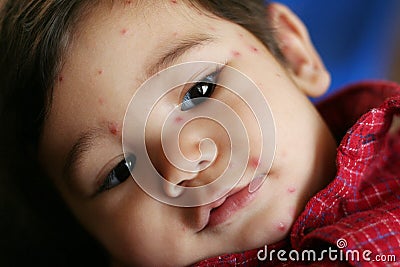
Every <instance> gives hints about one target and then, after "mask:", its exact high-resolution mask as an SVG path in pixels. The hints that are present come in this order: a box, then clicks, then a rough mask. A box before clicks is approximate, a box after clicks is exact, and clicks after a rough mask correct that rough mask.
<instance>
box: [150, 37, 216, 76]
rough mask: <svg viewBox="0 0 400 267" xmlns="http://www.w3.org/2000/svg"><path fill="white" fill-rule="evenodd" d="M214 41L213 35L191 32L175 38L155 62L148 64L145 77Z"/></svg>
mask: <svg viewBox="0 0 400 267" xmlns="http://www.w3.org/2000/svg"><path fill="white" fill-rule="evenodd" d="M213 41H215V37H213V36H211V35H208V34H192V35H189V36H185V37H183V38H182V39H178V40H175V41H174V42H172V43H171V44H170V45H168V46H167V47H166V48H160V49H161V50H163V52H161V56H158V57H157V58H158V59H157V60H156V62H154V63H151V64H149V66H148V67H147V68H146V71H145V79H148V78H149V77H151V76H153V75H154V74H156V73H158V72H160V71H161V70H163V69H166V68H168V67H170V66H173V65H175V64H177V63H178V61H179V60H180V59H181V58H182V57H183V56H184V55H185V54H186V53H188V52H189V51H191V50H193V49H195V48H198V47H201V46H203V45H205V44H208V43H210V42H213Z"/></svg>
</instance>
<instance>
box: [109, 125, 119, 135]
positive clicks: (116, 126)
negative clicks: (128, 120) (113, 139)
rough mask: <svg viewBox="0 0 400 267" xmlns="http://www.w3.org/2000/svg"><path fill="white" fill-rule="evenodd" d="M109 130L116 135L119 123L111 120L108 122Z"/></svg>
mask: <svg viewBox="0 0 400 267" xmlns="http://www.w3.org/2000/svg"><path fill="white" fill-rule="evenodd" d="M108 130H110V133H111V134H112V135H114V136H116V135H117V134H118V133H119V129H118V123H115V122H111V123H109V124H108Z"/></svg>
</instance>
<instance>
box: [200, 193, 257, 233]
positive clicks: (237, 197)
mask: <svg viewBox="0 0 400 267" xmlns="http://www.w3.org/2000/svg"><path fill="white" fill-rule="evenodd" d="M256 195H257V194H256V193H249V191H248V186H245V187H242V188H235V189H233V190H231V191H230V192H229V193H228V194H227V195H226V196H225V197H223V198H221V199H219V200H217V201H214V202H213V203H211V204H209V205H206V206H203V207H200V208H198V213H197V219H198V220H197V221H198V223H197V226H198V229H199V231H198V232H200V231H203V230H205V229H207V228H214V227H216V226H218V225H221V224H223V223H224V222H226V221H228V219H229V218H231V217H232V216H233V215H235V214H236V213H237V212H238V211H239V210H241V209H242V208H244V207H245V206H247V205H248V204H249V203H250V202H251V201H252V200H253V199H254V198H255V196H256Z"/></svg>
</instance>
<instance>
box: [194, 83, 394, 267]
mask: <svg viewBox="0 0 400 267" xmlns="http://www.w3.org/2000/svg"><path fill="white" fill-rule="evenodd" d="M318 109H319V111H320V113H321V114H322V116H323V117H324V118H325V120H326V121H327V123H328V125H329V126H330V128H331V131H332V132H333V133H334V135H335V136H336V138H337V140H338V142H339V141H340V140H341V142H340V145H339V147H338V149H337V151H338V154H337V160H336V161H337V174H336V177H335V179H334V180H333V181H332V182H331V183H330V184H329V185H328V186H327V187H326V188H325V189H323V190H322V191H320V192H319V193H318V194H316V195H315V196H314V197H313V198H311V199H310V201H309V202H308V203H307V205H306V207H305V209H304V211H303V212H302V213H301V215H300V216H299V217H298V219H297V220H296V221H295V223H294V224H293V226H292V230H291V234H290V237H288V238H287V240H283V241H281V242H279V243H278V244H274V245H271V246H268V247H267V251H269V252H271V251H272V250H275V254H273V256H272V258H269V257H270V256H271V254H267V255H268V257H267V259H266V260H262V261H260V260H259V259H258V256H257V253H258V252H259V251H260V250H261V249H264V250H265V248H260V249H254V250H250V251H246V252H242V253H236V254H227V255H223V256H219V257H215V258H211V259H207V260H203V261H201V262H199V263H198V264H196V265H195V266H304V265H307V266H346V265H350V266H400V131H399V130H398V129H397V130H395V131H394V130H393V129H394V127H391V126H392V121H393V118H394V117H395V116H396V120H397V122H399V121H400V86H399V85H397V84H394V83H388V82H365V83H360V84H356V85H353V86H350V87H348V88H346V89H345V90H343V91H341V92H340V93H338V94H336V95H334V96H332V97H330V98H329V99H327V100H325V101H323V102H322V103H320V104H319V105H318ZM364 113H365V114H364ZM362 114H364V115H362ZM357 119H358V120H357ZM394 124H396V123H393V125H394ZM352 125H353V126H352ZM399 126H400V124H399ZM350 127H351V128H350ZM349 128H350V129H349ZM343 136H344V137H343ZM329 248H330V249H331V250H332V251H333V250H336V251H337V252H336V253H334V252H333V253H332V254H331V255H332V256H329V255H328V254H327V253H328V251H329V250H328V249H329ZM340 248H341V249H340ZM278 250H284V251H285V252H286V254H281V258H284V259H286V261H282V260H279V259H278V256H277V251H278ZM293 250H296V251H293ZM307 250H313V251H315V252H316V253H317V254H316V255H317V259H318V258H320V260H321V261H307V259H308V256H307V254H304V257H302V256H301V255H302V252H305V251H307ZM322 250H326V251H325V254H324V255H323V256H324V257H322V256H321V255H322V254H321V253H322V252H321V251H322ZM295 252H297V253H298V255H299V256H298V257H297V256H296V254H295ZM357 252H358V253H359V254H358V255H359V257H358V258H357V254H356V253H357ZM346 253H347V254H346ZM363 253H364V255H363ZM259 255H260V257H262V256H265V253H264V251H262V252H261V254H260V253H259ZM289 255H291V257H290V256H289ZM346 255H347V256H346ZM334 257H337V259H340V257H341V258H342V261H340V260H336V261H333V259H334ZM291 259H296V260H291ZM297 259H299V260H297ZM301 259H305V261H300V260H301ZM311 259H312V258H311ZM346 259H347V260H348V261H346Z"/></svg>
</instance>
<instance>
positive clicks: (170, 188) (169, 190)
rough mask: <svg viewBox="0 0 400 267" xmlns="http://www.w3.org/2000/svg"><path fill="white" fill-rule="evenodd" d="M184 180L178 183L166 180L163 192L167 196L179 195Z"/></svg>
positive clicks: (181, 191)
mask: <svg viewBox="0 0 400 267" xmlns="http://www.w3.org/2000/svg"><path fill="white" fill-rule="evenodd" d="M184 182H185V181H182V182H180V183H179V184H177V185H176V184H173V183H170V182H168V181H165V182H164V192H165V193H166V194H167V195H168V196H169V197H179V196H180V195H181V194H182V193H183V190H184V188H183V187H182V186H184Z"/></svg>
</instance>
